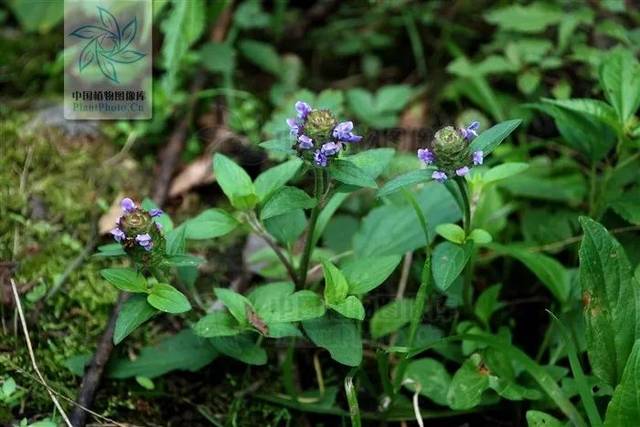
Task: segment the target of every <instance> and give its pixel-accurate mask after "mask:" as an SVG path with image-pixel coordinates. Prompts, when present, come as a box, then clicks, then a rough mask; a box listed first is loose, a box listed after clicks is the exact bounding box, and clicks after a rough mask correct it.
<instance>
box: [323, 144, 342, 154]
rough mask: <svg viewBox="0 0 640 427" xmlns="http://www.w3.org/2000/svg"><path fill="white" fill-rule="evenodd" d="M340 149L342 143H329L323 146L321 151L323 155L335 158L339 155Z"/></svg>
mask: <svg viewBox="0 0 640 427" xmlns="http://www.w3.org/2000/svg"><path fill="white" fill-rule="evenodd" d="M340 148H341V146H340V143H338V144H336V143H335V142H327V143H326V144H323V145H322V148H321V149H320V151H322V153H323V154H324V155H326V156H333V155H335V154H338V152H339V151H340Z"/></svg>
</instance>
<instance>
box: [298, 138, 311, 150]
mask: <svg viewBox="0 0 640 427" xmlns="http://www.w3.org/2000/svg"><path fill="white" fill-rule="evenodd" d="M298 142H299V144H298V147H300V148H301V149H303V150H308V149H310V148H313V139H311V138H309V137H308V136H307V135H300V136H299V137H298Z"/></svg>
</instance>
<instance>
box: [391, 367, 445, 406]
mask: <svg viewBox="0 0 640 427" xmlns="http://www.w3.org/2000/svg"><path fill="white" fill-rule="evenodd" d="M404 378H405V379H404V381H403V382H402V383H403V385H404V386H405V387H406V388H408V389H409V390H411V391H413V392H415V391H416V390H418V393H419V394H420V395H421V396H425V397H427V398H429V399H431V400H432V401H434V402H435V403H437V404H438V405H443V406H446V405H447V390H449V386H450V384H451V375H449V373H448V372H447V369H446V368H445V367H444V365H443V364H442V363H440V362H438V361H437V360H435V359H429V358H425V359H418V360H414V361H412V362H411V363H410V364H409V366H407V370H406V371H405V374H404ZM407 380H411V381H412V382H407Z"/></svg>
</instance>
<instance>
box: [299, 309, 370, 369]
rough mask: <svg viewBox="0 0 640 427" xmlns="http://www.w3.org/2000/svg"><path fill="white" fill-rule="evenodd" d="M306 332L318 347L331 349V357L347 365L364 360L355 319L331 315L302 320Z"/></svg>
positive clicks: (353, 364) (356, 364) (355, 364)
mask: <svg viewBox="0 0 640 427" xmlns="http://www.w3.org/2000/svg"><path fill="white" fill-rule="evenodd" d="M302 326H303V328H304V331H305V333H306V334H307V336H308V337H309V339H311V341H313V343H314V344H315V345H317V346H318V347H322V348H324V349H326V350H328V351H329V353H330V354H331V358H332V359H333V360H335V361H336V362H338V363H342V364H343V365H347V366H358V365H359V364H360V363H361V362H362V338H361V337H360V332H359V330H358V328H357V327H356V323H355V321H354V320H351V319H347V318H346V317H342V316H338V315H331V314H330V312H328V313H327V314H326V315H324V316H323V317H318V318H317V319H311V320H306V321H304V322H302Z"/></svg>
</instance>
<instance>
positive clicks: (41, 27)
mask: <svg viewBox="0 0 640 427" xmlns="http://www.w3.org/2000/svg"><path fill="white" fill-rule="evenodd" d="M7 6H8V7H9V8H11V10H12V11H13V13H14V14H15V16H16V18H17V19H18V22H19V23H20V26H21V27H22V28H23V29H24V30H26V31H29V32H36V31H37V32H39V33H41V34H44V33H47V32H48V31H49V30H51V29H52V28H53V27H55V26H56V25H57V24H58V23H59V22H60V21H62V18H63V16H64V0H52V1H48V2H45V3H41V4H39V3H38V4H36V3H34V2H32V1H27V0H12V1H9V2H6V3H5V7H4V8H3V9H5V8H6V7H7Z"/></svg>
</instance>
